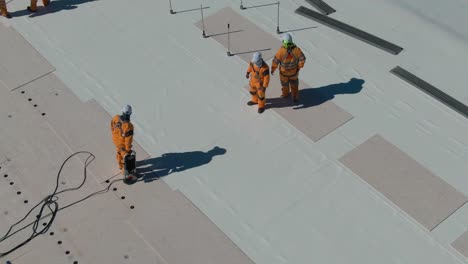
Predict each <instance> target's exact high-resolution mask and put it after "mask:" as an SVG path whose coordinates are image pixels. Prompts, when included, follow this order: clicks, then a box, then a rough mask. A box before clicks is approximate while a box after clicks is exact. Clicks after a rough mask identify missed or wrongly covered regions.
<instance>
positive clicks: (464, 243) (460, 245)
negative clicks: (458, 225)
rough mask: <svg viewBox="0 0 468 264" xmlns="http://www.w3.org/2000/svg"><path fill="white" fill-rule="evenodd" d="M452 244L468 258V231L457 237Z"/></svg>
mask: <svg viewBox="0 0 468 264" xmlns="http://www.w3.org/2000/svg"><path fill="white" fill-rule="evenodd" d="M452 246H453V247H454V248H455V249H456V250H457V251H458V252H460V253H461V254H462V255H463V256H465V257H467V258H468V231H466V232H465V233H463V235H461V236H460V237H459V238H457V240H455V241H454V242H453V243H452Z"/></svg>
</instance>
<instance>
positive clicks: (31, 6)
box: [27, 0, 37, 13]
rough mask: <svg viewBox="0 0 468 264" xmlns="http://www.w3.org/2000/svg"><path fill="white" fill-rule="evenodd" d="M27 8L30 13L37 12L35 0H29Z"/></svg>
mask: <svg viewBox="0 0 468 264" xmlns="http://www.w3.org/2000/svg"><path fill="white" fill-rule="evenodd" d="M27 9H28V11H29V12H31V13H35V12H37V0H31V5H30V6H28V8H27Z"/></svg>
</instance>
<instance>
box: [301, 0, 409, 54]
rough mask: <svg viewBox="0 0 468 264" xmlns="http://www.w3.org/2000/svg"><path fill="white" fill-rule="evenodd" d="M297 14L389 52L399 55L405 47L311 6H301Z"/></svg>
mask: <svg viewBox="0 0 468 264" xmlns="http://www.w3.org/2000/svg"><path fill="white" fill-rule="evenodd" d="M295 13H296V14H299V15H302V16H304V17H307V18H309V19H312V20H315V21H317V22H319V23H321V24H324V25H325V26H329V27H331V28H334V29H336V30H338V31H341V32H342V33H345V34H347V35H349V36H351V37H354V38H357V39H359V40H361V41H364V42H366V43H368V44H370V45H373V46H375V47H377V48H380V49H383V50H385V51H387V52H389V53H392V54H394V55H397V54H398V53H400V52H401V51H402V50H403V48H402V47H400V46H397V45H395V44H393V43H390V42H388V41H386V40H383V39H381V38H379V37H376V36H374V35H372V34H369V33H367V32H364V31H362V30H360V29H357V28H355V27H353V26H350V25H348V24H345V23H343V22H341V21H338V20H336V19H333V18H330V17H328V16H325V15H322V14H320V13H318V12H315V11H313V10H311V9H309V8H306V7H303V6H300V7H299V8H298V9H296V11H295Z"/></svg>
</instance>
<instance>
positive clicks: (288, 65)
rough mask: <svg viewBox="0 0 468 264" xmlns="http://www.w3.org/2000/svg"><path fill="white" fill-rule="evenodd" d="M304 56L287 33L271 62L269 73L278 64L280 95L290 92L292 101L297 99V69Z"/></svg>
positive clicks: (284, 95)
mask: <svg viewBox="0 0 468 264" xmlns="http://www.w3.org/2000/svg"><path fill="white" fill-rule="evenodd" d="M305 60H306V58H305V56H304V54H303V53H302V51H301V49H300V48H299V47H297V46H296V45H295V44H294V43H293V40H292V37H291V35H290V34H289V33H286V34H285V35H284V36H283V46H282V47H281V48H280V49H279V50H278V52H277V53H276V55H275V57H274V58H273V63H272V64H271V74H272V75H273V74H274V72H275V70H276V69H277V68H278V66H280V81H281V87H282V88H281V91H282V93H281V97H282V98H286V97H289V92H290V91H291V92H292V96H293V101H294V102H295V103H297V102H298V101H299V70H300V69H302V68H303V67H304V64H305Z"/></svg>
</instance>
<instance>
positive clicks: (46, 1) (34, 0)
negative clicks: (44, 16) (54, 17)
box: [29, 0, 50, 11]
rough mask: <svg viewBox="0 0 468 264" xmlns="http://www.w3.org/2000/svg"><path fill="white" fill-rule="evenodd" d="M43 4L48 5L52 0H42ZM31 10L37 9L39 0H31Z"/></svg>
mask: <svg viewBox="0 0 468 264" xmlns="http://www.w3.org/2000/svg"><path fill="white" fill-rule="evenodd" d="M42 4H43V5H44V6H48V5H49V4H50V0H42ZM29 9H30V10H31V11H37V0H31V5H30V6H29Z"/></svg>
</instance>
